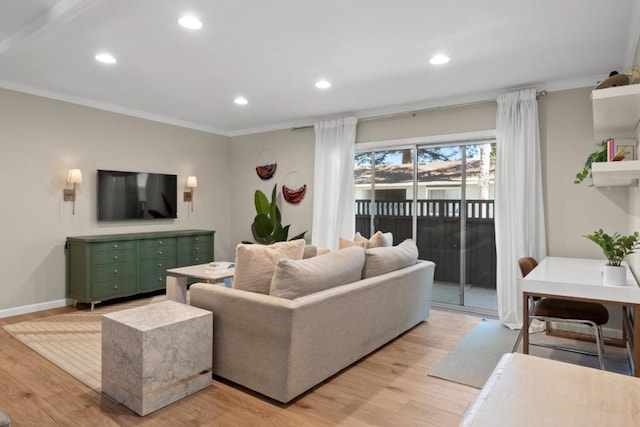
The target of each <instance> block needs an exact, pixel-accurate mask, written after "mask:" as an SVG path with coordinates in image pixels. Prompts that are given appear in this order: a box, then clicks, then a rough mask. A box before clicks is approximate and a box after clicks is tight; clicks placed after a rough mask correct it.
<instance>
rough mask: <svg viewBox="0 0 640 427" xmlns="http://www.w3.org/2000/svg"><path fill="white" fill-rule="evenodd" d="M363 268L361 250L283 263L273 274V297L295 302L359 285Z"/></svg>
mask: <svg viewBox="0 0 640 427" xmlns="http://www.w3.org/2000/svg"><path fill="white" fill-rule="evenodd" d="M363 265H364V249H363V248H361V247H357V246H353V247H350V248H345V249H340V250H338V251H335V252H330V253H328V254H326V255H323V256H319V257H314V258H309V259H303V260H299V261H296V260H291V259H281V260H279V261H278V265H277V266H276V270H275V272H274V273H273V279H272V280H271V288H270V290H269V295H273V296H276V297H280V298H287V299H295V298H298V297H301V296H304V295H308V294H312V293H315V292H318V291H322V290H324V289H329V288H333V287H336V286H340V285H346V284H347V283H353V282H357V281H358V280H360V278H361V277H362V267H363Z"/></svg>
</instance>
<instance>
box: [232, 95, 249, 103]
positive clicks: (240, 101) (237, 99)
mask: <svg viewBox="0 0 640 427" xmlns="http://www.w3.org/2000/svg"><path fill="white" fill-rule="evenodd" d="M233 102H235V103H236V104H238V105H247V104H248V103H249V101H247V98H245V97H243V96H239V97H237V98H236V99H234V100H233Z"/></svg>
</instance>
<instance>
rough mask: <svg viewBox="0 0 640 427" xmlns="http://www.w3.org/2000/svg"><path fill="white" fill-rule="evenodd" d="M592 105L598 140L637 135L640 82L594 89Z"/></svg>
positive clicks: (595, 132)
mask: <svg viewBox="0 0 640 427" xmlns="http://www.w3.org/2000/svg"><path fill="white" fill-rule="evenodd" d="M591 105H592V108H593V136H594V138H595V140H596V142H600V141H602V140H603V139H607V138H633V137H635V134H636V127H637V125H638V121H639V120H640V84H635V85H627V86H619V87H610V88H606V89H597V90H594V91H592V92H591Z"/></svg>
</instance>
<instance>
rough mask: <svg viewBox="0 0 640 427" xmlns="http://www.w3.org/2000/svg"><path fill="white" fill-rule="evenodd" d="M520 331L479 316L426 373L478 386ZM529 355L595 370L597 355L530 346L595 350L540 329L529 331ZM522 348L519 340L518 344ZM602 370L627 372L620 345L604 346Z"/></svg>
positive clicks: (625, 355) (587, 343)
mask: <svg viewBox="0 0 640 427" xmlns="http://www.w3.org/2000/svg"><path fill="white" fill-rule="evenodd" d="M519 333H520V330H511V329H509V328H507V327H506V326H504V325H503V324H502V323H500V322H499V321H497V320H486V319H482V321H481V322H480V323H478V325H476V327H475V328H473V329H472V330H471V331H470V332H469V333H468V334H467V335H465V337H464V338H462V340H461V341H460V342H459V343H458V344H457V345H456V346H455V347H454V348H453V350H451V351H450V352H449V353H448V354H447V355H446V356H445V358H444V359H443V360H442V362H440V363H439V364H438V365H436V366H435V367H434V368H433V369H432V370H431V372H429V376H432V377H438V378H442V379H445V380H447V381H453V382H456V383H460V384H464V385H468V386H471V387H476V388H482V386H483V385H484V383H485V381H486V380H487V379H488V378H489V376H490V375H491V373H492V372H493V369H494V368H495V366H496V364H497V363H498V361H499V360H500V358H501V357H502V355H503V354H504V353H509V352H511V351H512V350H513V345H514V344H515V342H516V339H517V338H518V334H519ZM529 336H530V340H531V346H530V347H529V354H531V355H533V356H538V357H544V358H547V359H553V360H557V361H560V362H567V363H573V364H576V365H582V366H587V367H592V368H596V369H598V358H597V357H595V356H590V355H585V354H578V353H573V352H568V351H562V350H557V349H551V348H546V347H540V346H536V345H534V344H535V343H539V344H554V345H562V346H565V347H569V348H573V349H575V350H582V351H590V352H594V351H595V344H594V343H590V342H583V341H576V340H572V339H566V338H560V337H554V336H549V335H546V334H545V333H544V332H540V333H534V334H530V335H529ZM518 351H519V352H521V351H522V342H520V346H519V347H518ZM604 360H605V362H604V363H605V370H607V371H611V372H617V373H620V374H625V375H630V368H629V363H628V360H627V353H626V350H625V349H624V348H620V347H613V346H609V345H608V346H606V350H605V353H604Z"/></svg>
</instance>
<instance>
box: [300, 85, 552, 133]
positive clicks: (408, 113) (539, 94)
mask: <svg viewBox="0 0 640 427" xmlns="http://www.w3.org/2000/svg"><path fill="white" fill-rule="evenodd" d="M547 93H548V92H547V91H546V90H540V91H537V92H536V99H540V98H542V97H543V96H546V95H547ZM492 102H496V101H495V99H485V100H483V101H473V102H467V103H464V104H456V105H444V106H441V107H432V108H425V109H422V110H416V111H405V112H402V113H391V114H383V115H380V116H371V117H364V118H362V119H360V120H358V121H360V122H368V121H370V120H382V119H391V118H394V117H402V116H411V117H415V116H416V115H417V113H418V112H423V111H439V110H447V109H450V108H464V107H472V106H475V105H482V104H490V103H492ZM304 129H313V125H307V126H297V127H291V128H290V129H289V130H290V131H291V132H296V131H299V130H304Z"/></svg>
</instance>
